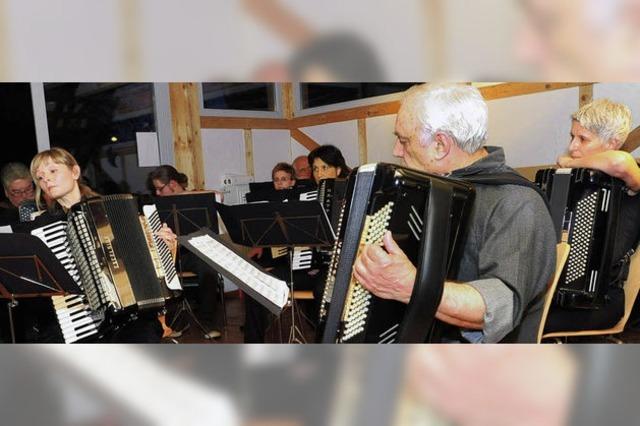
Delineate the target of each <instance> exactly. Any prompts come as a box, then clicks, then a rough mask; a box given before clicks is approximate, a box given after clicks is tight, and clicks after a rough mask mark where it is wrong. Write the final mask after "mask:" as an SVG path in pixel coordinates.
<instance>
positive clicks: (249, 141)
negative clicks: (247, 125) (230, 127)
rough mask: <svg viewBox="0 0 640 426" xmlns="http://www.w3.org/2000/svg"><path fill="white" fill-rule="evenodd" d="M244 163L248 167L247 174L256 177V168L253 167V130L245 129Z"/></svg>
mask: <svg viewBox="0 0 640 426" xmlns="http://www.w3.org/2000/svg"><path fill="white" fill-rule="evenodd" d="M243 133H244V161H245V163H246V167H247V174H248V175H249V176H254V175H255V168H254V166H253V135H252V134H251V130H248V129H244V130H243Z"/></svg>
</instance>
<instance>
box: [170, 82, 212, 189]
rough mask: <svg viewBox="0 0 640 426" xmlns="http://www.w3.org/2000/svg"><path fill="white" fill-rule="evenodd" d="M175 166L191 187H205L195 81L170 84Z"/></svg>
mask: <svg viewBox="0 0 640 426" xmlns="http://www.w3.org/2000/svg"><path fill="white" fill-rule="evenodd" d="M169 102H170V104H171V124H172V125H173V147H174V152H175V166H176V169H178V170H179V171H180V172H182V173H184V174H186V175H187V177H188V178H189V182H190V184H191V187H192V189H195V190H201V189H204V163H203V160H204V158H203V155H202V137H201V134H200V108H199V105H198V92H197V86H196V84H195V83H169Z"/></svg>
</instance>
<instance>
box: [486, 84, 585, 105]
mask: <svg viewBox="0 0 640 426" xmlns="http://www.w3.org/2000/svg"><path fill="white" fill-rule="evenodd" d="M589 85H592V83H503V84H496V85H494V86H485V87H481V88H480V89H479V90H480V93H482V96H483V97H484V98H485V100H488V101H489V100H492V99H501V98H509V97H513V96H522V95H529V94H532V93H539V92H548V91H551V90H560V89H568V88H571V87H580V86H589Z"/></svg>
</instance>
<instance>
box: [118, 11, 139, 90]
mask: <svg viewBox="0 0 640 426" xmlns="http://www.w3.org/2000/svg"><path fill="white" fill-rule="evenodd" d="M138 3H139V2H135V1H131V0H120V1H119V2H118V7H119V9H120V19H119V22H120V34H122V39H121V40H122V41H121V43H122V44H121V46H122V55H123V57H124V58H123V59H124V79H125V80H128V81H139V80H144V77H143V75H144V73H143V72H142V63H141V62H140V58H141V56H142V55H141V49H140V32H141V30H140V27H139V24H140V20H141V18H142V17H141V15H140V13H139V10H138Z"/></svg>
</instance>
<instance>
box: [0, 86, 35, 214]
mask: <svg viewBox="0 0 640 426" xmlns="http://www.w3.org/2000/svg"><path fill="white" fill-rule="evenodd" d="M0 126H1V127H2V132H3V136H2V139H3V143H4V147H5V148H4V149H3V151H2V158H0V168H2V167H3V166H4V165H5V164H6V163H10V162H14V161H17V162H21V163H23V164H24V165H26V166H27V167H29V163H31V159H32V158H33V156H34V155H36V153H37V152H38V145H37V142H36V129H35V124H34V119H33V107H32V105H31V90H30V88H29V84H28V83H0ZM4 200H6V197H5V194H4V191H0V202H2V201H4Z"/></svg>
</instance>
